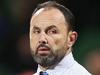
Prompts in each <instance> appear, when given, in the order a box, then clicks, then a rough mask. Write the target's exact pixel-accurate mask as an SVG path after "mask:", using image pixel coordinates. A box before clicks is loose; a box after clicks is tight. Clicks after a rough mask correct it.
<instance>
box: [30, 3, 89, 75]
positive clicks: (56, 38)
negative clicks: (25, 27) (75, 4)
mask: <svg viewBox="0 0 100 75" xmlns="http://www.w3.org/2000/svg"><path fill="white" fill-rule="evenodd" d="M73 25H74V16H73V14H72V13H71V12H70V10H68V9H67V8H65V7H64V6H62V5H60V4H58V3H56V2H54V1H48V2H45V3H43V4H40V5H39V6H38V7H37V8H36V10H35V11H34V12H33V15H32V18H31V22H30V45H31V52H32V56H33V58H34V60H35V61H36V62H37V63H38V69H37V72H36V73H35V75H91V74H90V73H89V72H88V71H87V70H86V69H85V68H84V67H82V66H81V65H80V64H78V63H77V62H76V61H75V60H74V58H73V55H72V46H73V44H74V43H75V41H76V39H77V32H75V31H74V30H73V27H74V26H73Z"/></svg>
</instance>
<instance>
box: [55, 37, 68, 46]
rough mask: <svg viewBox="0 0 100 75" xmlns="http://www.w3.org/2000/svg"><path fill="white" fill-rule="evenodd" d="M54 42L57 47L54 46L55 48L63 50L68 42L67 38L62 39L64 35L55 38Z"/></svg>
mask: <svg viewBox="0 0 100 75" xmlns="http://www.w3.org/2000/svg"><path fill="white" fill-rule="evenodd" d="M53 40H54V44H55V46H54V45H53V46H54V47H56V48H62V47H63V46H64V45H65V42H66V39H65V37H62V35H59V36H54V37H53Z"/></svg>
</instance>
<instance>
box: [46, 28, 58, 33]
mask: <svg viewBox="0 0 100 75" xmlns="http://www.w3.org/2000/svg"><path fill="white" fill-rule="evenodd" d="M47 33H48V34H56V33H57V30H56V29H50V30H48V32H47Z"/></svg>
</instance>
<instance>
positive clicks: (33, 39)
mask: <svg viewBox="0 0 100 75" xmlns="http://www.w3.org/2000/svg"><path fill="white" fill-rule="evenodd" d="M37 43H38V37H36V36H32V37H31V38H30V45H31V49H32V50H35V49H36V45H37Z"/></svg>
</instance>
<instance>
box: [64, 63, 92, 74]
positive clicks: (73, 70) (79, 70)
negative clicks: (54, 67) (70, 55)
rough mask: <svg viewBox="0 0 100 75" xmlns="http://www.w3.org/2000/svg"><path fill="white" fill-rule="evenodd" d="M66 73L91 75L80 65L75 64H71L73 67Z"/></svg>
mask: <svg viewBox="0 0 100 75" xmlns="http://www.w3.org/2000/svg"><path fill="white" fill-rule="evenodd" d="M66 72H67V74H69V75H92V74H90V73H89V72H88V71H87V70H86V69H85V68H84V67H83V66H82V65H80V64H79V63H77V62H75V64H73V66H72V67H71V68H70V69H69V70H68V71H66ZM66 72H65V75H66Z"/></svg>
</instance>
